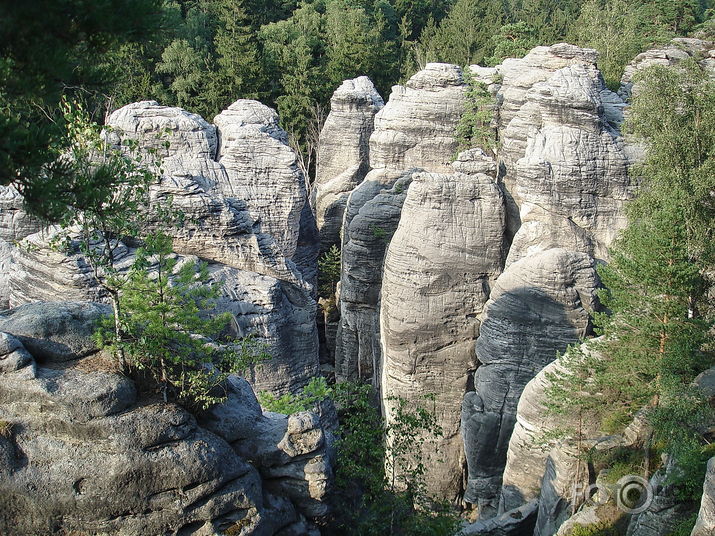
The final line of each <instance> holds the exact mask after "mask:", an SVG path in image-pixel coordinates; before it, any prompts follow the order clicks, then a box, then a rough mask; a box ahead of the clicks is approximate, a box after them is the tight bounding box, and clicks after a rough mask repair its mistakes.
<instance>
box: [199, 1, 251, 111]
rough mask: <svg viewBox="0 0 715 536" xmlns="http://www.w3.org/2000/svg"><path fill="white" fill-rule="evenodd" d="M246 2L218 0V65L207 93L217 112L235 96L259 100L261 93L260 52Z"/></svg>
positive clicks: (232, 100)
mask: <svg viewBox="0 0 715 536" xmlns="http://www.w3.org/2000/svg"><path fill="white" fill-rule="evenodd" d="M245 1H246V0H218V4H217V14H218V15H217V18H218V29H217V31H216V35H215V37H214V45H215V48H216V56H217V58H216V64H217V66H216V72H215V73H214V74H212V80H211V87H210V90H209V93H210V95H208V96H207V99H208V100H209V102H210V104H211V105H212V106H213V108H214V109H215V110H216V112H217V113H218V112H219V111H220V110H222V109H224V108H225V107H227V106H228V105H229V104H231V103H232V102H234V101H236V100H237V99H260V97H261V95H262V94H263V91H262V89H261V88H262V81H263V80H262V75H263V70H262V63H261V55H260V51H259V48H258V41H257V37H256V33H255V31H254V29H253V28H252V27H251V21H250V17H249V13H248V12H247V10H246V9H245V7H244V4H245Z"/></svg>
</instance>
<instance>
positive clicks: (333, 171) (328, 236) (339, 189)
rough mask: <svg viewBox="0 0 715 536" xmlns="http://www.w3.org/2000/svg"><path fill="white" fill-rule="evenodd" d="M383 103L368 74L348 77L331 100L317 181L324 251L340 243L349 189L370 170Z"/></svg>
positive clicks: (316, 207)
mask: <svg viewBox="0 0 715 536" xmlns="http://www.w3.org/2000/svg"><path fill="white" fill-rule="evenodd" d="M383 106H384V102H383V100H382V97H380V94H379V93H378V92H377V90H376V89H375V86H373V84H372V82H371V81H370V79H369V78H368V77H366V76H361V77H358V78H355V79H352V80H346V81H345V82H343V83H342V85H341V86H340V87H339V88H338V89H336V90H335V93H333V97H332V99H331V100H330V113H329V114H328V117H327V118H326V120H325V124H324V125H323V128H322V130H321V132H320V142H319V149H318V162H317V175H316V178H315V185H314V188H315V190H314V192H315V215H316V220H317V224H318V229H319V231H320V249H321V251H327V250H328V248H329V247H330V246H331V245H339V242H340V231H341V228H342V225H343V214H344V212H345V206H346V204H347V202H348V197H349V196H350V192H352V190H353V189H354V188H355V187H356V186H357V185H358V184H360V183H361V182H362V181H363V179H364V178H365V175H367V172H368V171H369V170H370V162H369V158H370V145H369V143H370V136H371V134H372V132H373V130H374V122H375V114H376V113H377V112H379V111H380V110H381V109H382V108H383Z"/></svg>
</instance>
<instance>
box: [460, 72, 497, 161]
mask: <svg viewBox="0 0 715 536" xmlns="http://www.w3.org/2000/svg"><path fill="white" fill-rule="evenodd" d="M462 76H463V77H464V81H465V82H466V84H467V90H466V92H465V98H464V113H463V114H462V117H461V118H460V119H459V123H457V128H456V138H457V142H458V151H462V150H464V149H469V148H472V147H479V148H481V149H482V150H484V151H485V152H486V153H491V154H494V153H495V152H496V150H497V134H496V128H494V126H492V121H493V119H494V109H495V106H496V104H495V102H494V97H493V96H492V95H491V94H490V93H489V90H488V89H487V86H486V84H484V83H483V82H478V81H477V80H475V79H474V75H473V74H472V73H471V71H470V70H469V69H468V68H465V69H464V71H463V74H462Z"/></svg>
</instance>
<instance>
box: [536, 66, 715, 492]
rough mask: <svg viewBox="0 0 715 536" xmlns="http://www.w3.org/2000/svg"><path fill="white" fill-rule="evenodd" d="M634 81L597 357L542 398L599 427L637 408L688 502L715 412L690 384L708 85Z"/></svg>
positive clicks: (702, 292)
mask: <svg viewBox="0 0 715 536" xmlns="http://www.w3.org/2000/svg"><path fill="white" fill-rule="evenodd" d="M637 82H638V91H637V92H636V96H635V99H634V103H633V105H632V107H631V109H630V114H629V118H628V123H627V128H628V130H629V132H631V134H632V135H636V136H638V137H639V138H640V139H641V141H642V142H643V143H645V144H646V146H647V156H646V158H645V160H644V162H643V163H642V164H641V165H640V166H639V167H638V168H637V172H638V173H639V174H641V175H642V178H641V183H640V191H639V195H638V197H637V198H636V199H635V200H634V201H632V202H631V204H630V205H629V207H628V216H629V225H628V227H627V228H626V229H625V230H624V231H623V232H622V234H621V236H620V237H619V239H618V240H616V242H615V243H614V244H613V245H612V247H611V250H610V254H611V262H610V264H608V265H603V266H601V267H599V275H600V277H601V280H602V282H603V284H604V285H605V287H606V289H605V290H603V291H601V292H600V293H599V297H600V299H601V302H602V304H603V305H604V306H605V308H606V310H607V312H604V313H600V314H597V315H596V317H595V321H596V324H597V325H598V326H599V329H600V333H601V334H603V335H604V336H603V338H602V339H600V341H599V342H592V343H590V344H589V347H590V351H591V352H593V354H594V355H596V354H599V355H600V356H602V357H601V358H598V359H586V360H584V359H577V360H575V361H572V362H570V363H569V362H566V369H567V372H565V373H563V374H557V376H558V377H557V378H555V379H553V383H554V387H553V388H552V389H551V391H549V393H550V394H553V395H554V396H553V399H552V403H553V404H554V405H556V406H561V408H562V410H564V411H568V410H569V409H570V408H571V407H573V405H574V404H575V405H577V406H578V407H579V410H580V409H585V410H586V414H588V411H591V410H592V409H593V411H594V412H595V416H596V417H598V419H597V421H596V422H599V421H600V422H601V423H602V427H603V428H604V429H605V431H607V432H616V431H620V430H619V428H620V429H622V427H623V426H624V425H625V424H627V423H628V422H629V421H630V420H631V419H632V418H633V416H634V414H635V413H636V412H638V411H641V410H643V411H644V417H645V418H646V419H647V421H648V423H649V424H650V426H651V427H652V431H653V440H654V442H655V443H657V444H662V445H663V449H664V451H665V452H666V453H668V454H669V455H670V456H672V457H673V458H674V459H675V460H676V462H677V465H678V468H679V470H678V471H676V472H675V473H676V474H675V476H674V477H673V482H674V483H676V484H677V485H678V489H679V493H680V495H681V498H682V499H683V500H687V499H689V498H693V497H697V496H698V494H699V493H700V490H701V487H702V476H703V474H704V470H705V462H706V460H707V457H708V452H707V449H706V441H705V440H704V438H703V437H702V436H701V432H700V430H702V429H704V428H705V424H706V423H708V422H712V420H713V418H714V417H715V416H714V415H713V410H712V408H711V407H710V405H709V404H708V403H707V401H706V400H705V399H704V397H703V394H702V393H701V392H699V391H698V390H697V389H696V388H695V387H693V385H692V382H693V380H694V379H695V377H696V376H697V375H698V374H699V373H700V372H701V371H703V370H705V369H707V368H709V367H711V366H713V365H715V359H714V356H713V352H712V350H713V348H712V332H711V331H710V330H711V328H712V326H713V311H712V309H711V307H710V303H709V300H708V293H709V291H710V289H711V288H712V281H711V280H709V279H707V277H706V275H705V274H707V273H710V272H712V269H713V266H714V261H715V254H714V251H713V250H714V248H715V246H714V245H713V226H712V222H713V221H715V203H713V199H712V194H711V192H712V191H713V189H714V187H715V126H714V125H713V121H712V114H713V113H715V112H714V111H713V109H714V107H713V104H714V103H715V100H714V99H715V84H714V83H713V82H712V80H711V79H710V78H709V77H707V75H705V74H704V73H702V72H701V71H700V69H699V67H698V66H697V65H696V64H689V63H687V62H683V63H682V64H681V65H680V67H679V68H677V69H666V68H663V67H653V68H650V69H647V70H646V71H645V72H644V73H643V74H642V75H641V76H640V78H639V79H638V80H637ZM569 394H570V395H571V396H573V397H574V398H575V400H576V402H568V401H566V399H568V397H569Z"/></svg>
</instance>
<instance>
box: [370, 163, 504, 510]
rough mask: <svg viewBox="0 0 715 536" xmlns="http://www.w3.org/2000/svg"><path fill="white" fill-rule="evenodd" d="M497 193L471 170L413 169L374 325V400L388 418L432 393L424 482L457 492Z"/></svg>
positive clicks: (494, 259) (495, 239)
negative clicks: (377, 345)
mask: <svg viewBox="0 0 715 536" xmlns="http://www.w3.org/2000/svg"><path fill="white" fill-rule="evenodd" d="M504 229H505V213H504V199H503V196H502V194H501V191H500V190H499V188H498V187H497V185H496V182H495V181H494V179H493V178H491V177H489V176H487V175H485V174H483V173H477V174H472V175H467V174H462V173H453V174H436V173H417V174H415V175H414V176H413V179H412V183H411V184H410V187H409V189H408V191H407V199H406V200H405V203H404V206H403V208H402V217H401V219H400V224H399V226H398V228H397V231H396V232H395V235H394V237H393V239H392V241H391V242H390V245H389V246H388V250H387V255H386V258H385V267H384V280H383V284H382V302H381V308H380V333H381V340H382V350H383V353H384V357H383V359H384V367H383V370H382V384H381V386H382V391H383V406H384V410H385V416H386V419H387V422H388V424H389V423H390V422H391V419H392V415H391V409H392V407H393V406H394V404H395V401H394V400H391V398H390V397H401V398H403V399H406V400H407V401H408V402H409V403H410V404H411V405H419V404H421V405H424V404H425V403H426V402H425V400H424V396H425V395H434V397H435V398H434V402H433V404H434V409H435V412H436V418H437V422H438V423H439V425H440V426H441V427H442V432H443V437H442V438H439V439H435V438H432V439H431V440H430V441H428V443H427V445H426V447H425V451H424V452H423V453H422V454H423V456H424V459H428V458H429V457H430V454H434V453H435V452H437V453H438V458H440V459H442V460H444V461H443V462H441V463H439V462H437V461H436V459H435V460H433V461H431V462H430V463H429V464H427V473H426V479H427V481H428V486H429V489H430V490H431V491H432V492H433V493H436V494H438V495H439V496H441V497H449V498H454V497H456V496H457V495H458V494H459V492H460V489H461V486H462V477H461V472H462V468H461V465H462V454H461V452H462V442H461V438H460V435H459V407H458V405H455V403H454V402H455V401H456V400H459V398H460V397H461V396H462V395H463V393H464V392H465V391H466V389H467V384H468V381H469V371H470V370H473V369H474V367H475V359H474V358H475V356H474V353H473V347H474V341H475V340H476V337H477V333H478V326H479V321H478V315H479V314H480V313H481V312H482V308H483V307H484V304H485V303H486V301H487V298H488V296H489V291H490V287H491V285H492V284H493V282H494V280H495V279H496V277H497V276H498V275H499V273H500V272H501V269H502V265H503V261H504V249H503V237H504ZM430 404H432V402H430Z"/></svg>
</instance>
